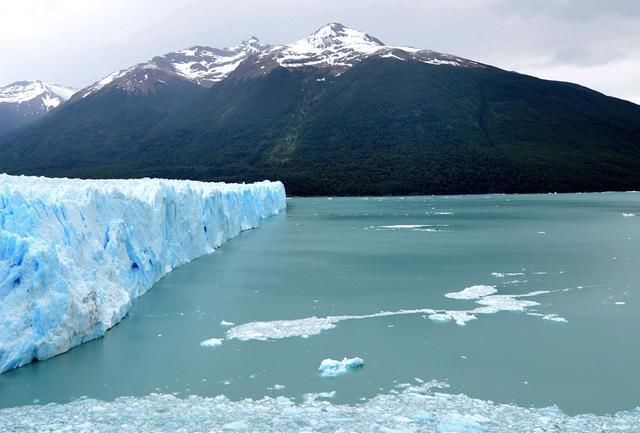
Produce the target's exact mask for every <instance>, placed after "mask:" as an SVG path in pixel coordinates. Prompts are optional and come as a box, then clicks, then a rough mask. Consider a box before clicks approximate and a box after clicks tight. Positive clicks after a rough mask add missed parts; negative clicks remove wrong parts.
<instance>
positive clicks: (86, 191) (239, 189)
mask: <svg viewBox="0 0 640 433" xmlns="http://www.w3.org/2000/svg"><path fill="white" fill-rule="evenodd" d="M285 206H286V197H285V190H284V186H283V185H282V183H280V182H267V181H265V182H260V183H255V184H250V185H244V184H242V185H239V184H223V183H203V182H192V181H174V180H159V179H140V180H76V179H49V178H36V177H23V176H20V177H17V176H8V175H4V174H0V372H4V371H6V370H9V369H12V368H16V367H19V366H22V365H24V364H27V363H29V362H31V361H33V360H35V359H39V360H41V359H47V358H50V357H52V356H55V355H58V354H60V353H63V352H65V351H67V350H69V349H70V348H72V347H74V346H77V345H79V344H81V343H83V342H85V341H88V340H91V339H94V338H97V337H100V336H102V335H104V333H105V332H106V331H107V330H108V329H109V328H111V327H112V326H114V325H115V324H116V323H118V322H119V321H120V320H121V319H122V318H123V317H124V316H125V315H126V314H127V312H128V311H129V308H130V307H131V302H132V301H133V299H135V298H136V297H137V296H140V295H141V294H143V293H144V292H146V291H147V290H149V288H151V286H152V285H153V284H154V283H155V282H156V281H158V279H159V278H160V277H162V276H163V275H164V274H166V273H167V272H169V271H171V270H172V269H174V268H175V267H177V266H180V265H181V264H184V263H186V262H188V261H190V260H192V259H194V258H196V257H198V256H201V255H203V254H207V253H210V252H212V251H213V250H214V248H216V247H218V246H220V245H221V244H223V243H224V242H225V241H226V240H227V239H229V238H232V237H234V236H236V235H237V234H238V233H240V232H241V231H243V230H248V229H251V228H254V227H257V226H258V225H259V224H260V220H261V219H262V218H266V217H268V216H271V215H274V214H277V213H278V212H279V211H280V210H282V209H284V208H285Z"/></svg>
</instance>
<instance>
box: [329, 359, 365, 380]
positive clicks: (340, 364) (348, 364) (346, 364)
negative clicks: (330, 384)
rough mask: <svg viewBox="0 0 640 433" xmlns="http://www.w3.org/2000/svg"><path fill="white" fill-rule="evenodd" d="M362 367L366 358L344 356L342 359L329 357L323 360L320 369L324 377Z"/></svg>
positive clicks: (334, 375)
mask: <svg viewBox="0 0 640 433" xmlns="http://www.w3.org/2000/svg"><path fill="white" fill-rule="evenodd" d="M362 367H364V359H362V358H358V357H355V358H342V361H338V360H335V359H331V358H327V359H324V360H322V362H321V363H320V367H318V371H320V376H322V377H336V376H338V375H340V374H344V373H347V372H348V371H351V370H357V369H359V368H362Z"/></svg>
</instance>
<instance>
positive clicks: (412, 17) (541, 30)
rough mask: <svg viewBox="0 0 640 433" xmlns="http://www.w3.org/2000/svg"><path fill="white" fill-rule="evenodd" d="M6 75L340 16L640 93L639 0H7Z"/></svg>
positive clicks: (87, 64) (81, 69)
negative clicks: (639, 80)
mask: <svg viewBox="0 0 640 433" xmlns="http://www.w3.org/2000/svg"><path fill="white" fill-rule="evenodd" d="M2 8H3V9H2V14H3V25H2V26H0V58H1V59H2V65H3V66H2V68H0V83H7V82H11V81H15V80H19V79H36V78H39V79H43V80H47V81H54V82H59V83H61V84H69V85H73V86H76V87H83V86H86V85H88V84H90V83H91V82H93V81H95V80H98V79H99V78H101V77H102V76H104V75H106V74H108V73H110V72H112V71H113V70H115V69H119V68H123V67H127V66H130V65H132V64H135V63H138V62H141V61H144V60H146V59H148V58H151V57H153V56H155V55H158V54H163V53H166V52H168V51H172V50H175V49H179V48H184V47H188V46H191V45H195V44H201V45H211V46H215V47H224V46H229V45H233V44H235V43H237V42H239V41H240V40H242V39H244V38H245V37H247V36H249V35H255V36H257V37H259V38H260V40H262V41H263V42H267V43H284V42H290V41H293V40H295V39H298V38H301V37H303V36H305V35H306V34H308V33H310V32H312V31H314V30H315V29H316V28H318V27H320V26H321V25H323V24H325V23H327V22H331V21H338V22H342V23H344V24H346V25H349V26H352V27H355V28H358V29H361V30H364V31H366V32H368V33H370V34H372V35H374V36H376V37H378V38H380V39H381V40H383V41H384V42H386V43H389V44H406V45H413V46H416V47H421V48H430V49H434V50H438V51H443V52H449V53H454V54H457V55H460V56H464V57H468V58H471V59H474V60H478V61H481V62H485V63H489V64H493V65H496V66H499V67H502V68H505V69H509V70H517V71H519V72H523V73H530V74H534V75H539V76H542V77H547V78H552V79H561V80H564V81H573V82H578V83H580V84H583V85H586V86H588V87H592V88H595V89H596V90H600V91H602V92H604V93H607V94H611V95H614V96H618V97H622V98H627V99H634V100H635V101H636V102H640V83H638V79H637V78H636V77H638V76H640V1H637V0H617V1H604V0H556V1H553V2H549V1H544V0H521V1H518V0H461V1H455V2H452V1H445V0H396V1H386V2H385V1H376V0H350V1H348V2H346V1H344V0H340V1H338V0H322V1H319V0H271V1H264V0H262V1H258V0H236V1H233V2H230V1H228V0H225V1H220V0H135V1H133V0H92V1H90V2H88V1H86V0H57V1H56V2H51V1H49V0H7V1H6V2H3V6H2Z"/></svg>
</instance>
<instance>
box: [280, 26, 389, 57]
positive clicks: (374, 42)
mask: <svg viewBox="0 0 640 433" xmlns="http://www.w3.org/2000/svg"><path fill="white" fill-rule="evenodd" d="M382 46H384V44H383V43H382V42H381V41H380V40H379V39H376V38H374V37H373V36H371V35H368V34H367V33H364V32H361V31H359V30H355V29H351V28H349V27H345V26H344V25H342V24H340V23H330V24H327V25H326V26H323V27H321V28H320V29H318V30H317V31H316V32H315V33H312V34H310V35H309V36H307V37H306V38H303V39H300V40H299V41H296V42H294V43H292V44H289V48H290V49H291V50H293V51H305V50H306V52H311V51H314V50H326V49H331V48H335V47H344V48H349V49H353V50H357V51H363V52H373V51H376V50H378V49H379V48H380V47H382Z"/></svg>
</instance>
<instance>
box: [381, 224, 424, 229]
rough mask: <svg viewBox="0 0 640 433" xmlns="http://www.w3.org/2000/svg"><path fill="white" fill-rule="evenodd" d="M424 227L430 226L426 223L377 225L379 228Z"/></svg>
mask: <svg viewBox="0 0 640 433" xmlns="http://www.w3.org/2000/svg"><path fill="white" fill-rule="evenodd" d="M424 227H431V226H430V225H428V224H396V225H391V226H378V228H381V229H421V228H424Z"/></svg>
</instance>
